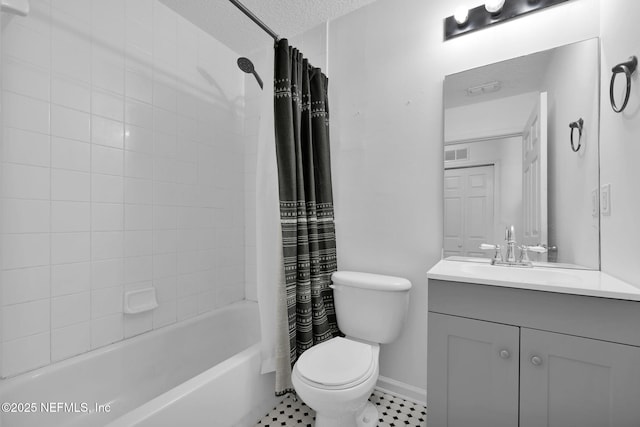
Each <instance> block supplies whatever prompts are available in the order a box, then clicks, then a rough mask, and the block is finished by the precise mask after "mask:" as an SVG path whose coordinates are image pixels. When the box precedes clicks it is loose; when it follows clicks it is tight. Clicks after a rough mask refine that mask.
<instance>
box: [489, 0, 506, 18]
mask: <svg viewBox="0 0 640 427" xmlns="http://www.w3.org/2000/svg"><path fill="white" fill-rule="evenodd" d="M502 6H504V0H489V1H488V2H486V3H485V4H484V8H485V9H486V11H487V12H489V13H490V14H491V15H492V16H497V15H499V14H500V12H502Z"/></svg>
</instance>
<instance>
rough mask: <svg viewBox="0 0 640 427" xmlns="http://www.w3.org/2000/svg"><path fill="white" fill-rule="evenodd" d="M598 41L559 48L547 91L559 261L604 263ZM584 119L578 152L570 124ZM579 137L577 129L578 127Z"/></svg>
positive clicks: (553, 238) (552, 239)
mask: <svg viewBox="0 0 640 427" xmlns="http://www.w3.org/2000/svg"><path fill="white" fill-rule="evenodd" d="M597 63H598V41H597V40H590V41H588V42H585V43H580V44H579V45H572V46H569V47H567V48H566V49H565V48H561V49H556V50H555V51H554V52H553V54H552V55H551V58H550V60H549V65H548V68H547V74H546V76H545V77H544V80H543V83H542V85H543V90H546V91H547V93H548V159H549V164H548V182H549V185H548V190H549V195H548V202H549V209H548V211H549V218H548V219H549V244H550V245H556V246H557V247H558V262H562V263H570V264H579V265H584V266H589V267H591V268H598V266H599V245H598V240H599V218H598V215H597V214H596V216H593V211H592V198H591V192H592V191H593V190H596V189H597V188H598V145H597V141H598V131H599V126H598V97H599V93H598V83H599V82H598V75H599V73H598V70H597V69H593V67H591V68H590V67H585V66H584V64H597ZM579 118H582V119H584V130H583V135H582V147H581V148H580V151H578V153H574V152H573V150H572V149H571V144H570V141H571V140H570V130H569V123H570V122H573V121H577V120H578V119H579ZM574 134H575V135H574V136H575V142H576V143H577V142H578V132H577V131H575V132H574Z"/></svg>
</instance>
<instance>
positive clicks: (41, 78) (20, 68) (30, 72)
mask: <svg viewBox="0 0 640 427" xmlns="http://www.w3.org/2000/svg"><path fill="white" fill-rule="evenodd" d="M50 82H51V76H50V75H49V70H48V69H46V68H40V67H36V66H33V65H31V64H28V63H26V62H22V61H18V60H16V59H13V58H11V57H9V58H7V59H6V60H5V63H4V64H3V76H2V84H3V88H4V90H8V91H10V92H15V93H18V94H20V95H25V96H29V97H31V98H36V99H40V100H42V101H49V95H50V93H51V91H50Z"/></svg>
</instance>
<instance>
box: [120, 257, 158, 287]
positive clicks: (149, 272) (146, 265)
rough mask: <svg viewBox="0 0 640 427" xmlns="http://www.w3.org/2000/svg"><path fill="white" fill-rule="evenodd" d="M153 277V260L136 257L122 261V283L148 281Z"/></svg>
mask: <svg viewBox="0 0 640 427" xmlns="http://www.w3.org/2000/svg"><path fill="white" fill-rule="evenodd" d="M152 277H153V258H152V257H151V256H136V257H128V258H125V259H124V283H125V284H126V283H137V282H143V281H149V280H151V278H152Z"/></svg>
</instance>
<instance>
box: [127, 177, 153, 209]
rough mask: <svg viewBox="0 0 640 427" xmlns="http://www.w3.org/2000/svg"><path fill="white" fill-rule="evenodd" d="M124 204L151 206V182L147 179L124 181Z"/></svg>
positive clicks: (128, 179)
mask: <svg viewBox="0 0 640 427" xmlns="http://www.w3.org/2000/svg"><path fill="white" fill-rule="evenodd" d="M124 201H125V203H140V204H151V203H152V201H153V182H152V181H151V180H148V179H138V178H125V179H124Z"/></svg>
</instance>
